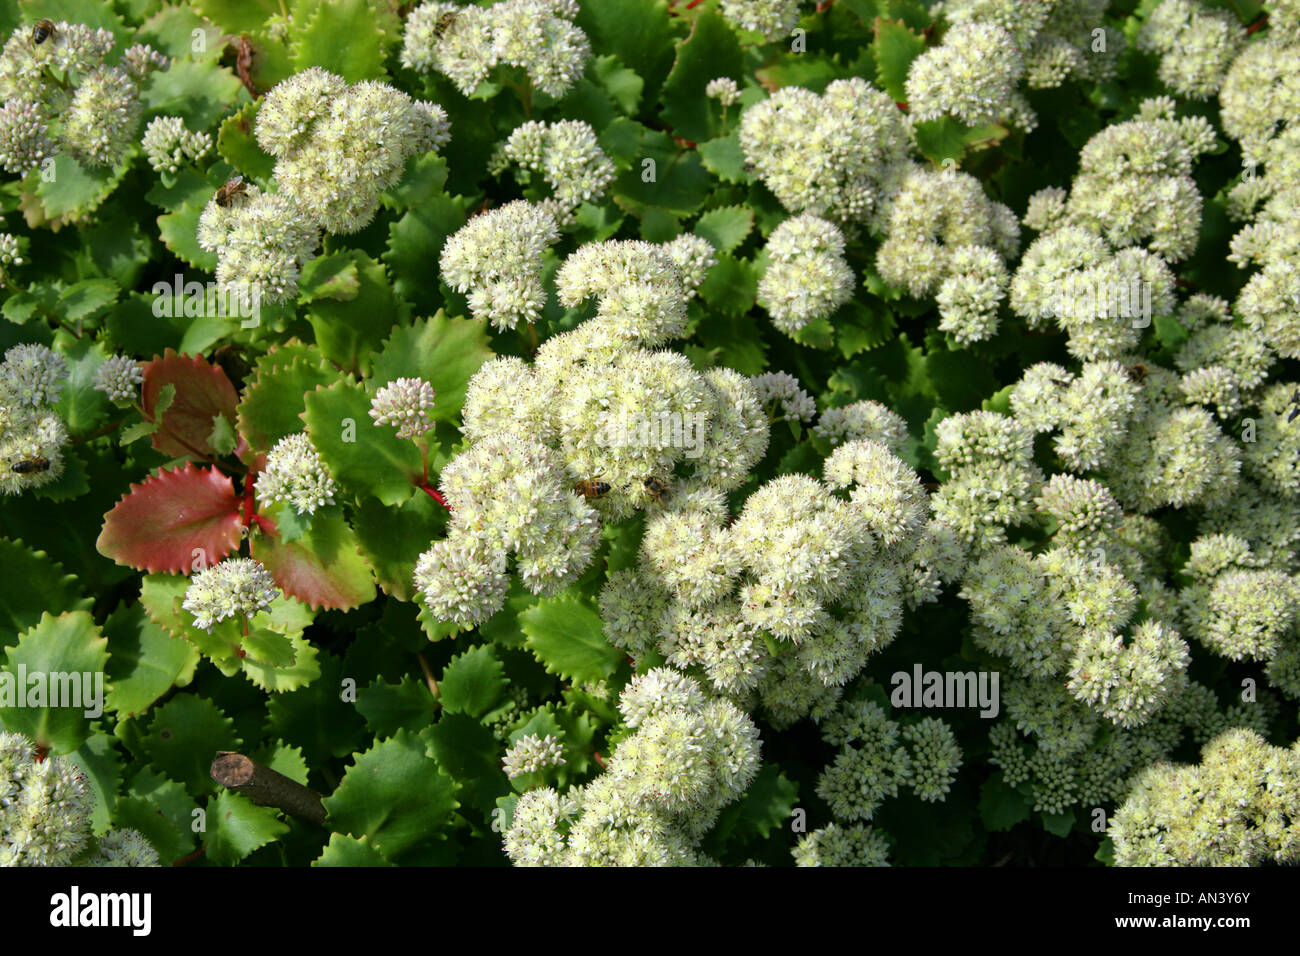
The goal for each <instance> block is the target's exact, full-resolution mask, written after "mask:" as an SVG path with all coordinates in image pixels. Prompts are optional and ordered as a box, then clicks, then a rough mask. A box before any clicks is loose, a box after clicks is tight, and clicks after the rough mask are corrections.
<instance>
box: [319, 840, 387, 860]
mask: <svg viewBox="0 0 1300 956" xmlns="http://www.w3.org/2000/svg"><path fill="white" fill-rule="evenodd" d="M392 865H393V864H391V863H389V862H388V860H387V859H386V858H385V857H384V855H383V854H382V853H380V852H379V851H378V850H376V849H375V848H374V847H373V846H371V845H370V842H369V840H368V838H366V837H362V838H361V839H360V840H358V839H357V838H356V837H350V836H346V835H345V834H342V833H331V834H330V842H329V844H328V845H327V846H326V847H325V852H324V853H322V854H321V855H320V856H319V857H317V858H316V859H315V860H314V861H312V866H392Z"/></svg>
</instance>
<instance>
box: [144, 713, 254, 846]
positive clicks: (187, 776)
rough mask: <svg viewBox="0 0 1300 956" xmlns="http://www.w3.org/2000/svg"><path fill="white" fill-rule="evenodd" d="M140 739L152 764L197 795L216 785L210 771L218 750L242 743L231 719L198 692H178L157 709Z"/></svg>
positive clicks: (209, 791)
mask: <svg viewBox="0 0 1300 956" xmlns="http://www.w3.org/2000/svg"><path fill="white" fill-rule="evenodd" d="M140 742H141V746H142V747H143V748H144V752H145V754H146V756H148V758H149V762H150V763H152V764H153V765H154V766H155V767H157V768H158V769H159V770H161V771H162V772H163V773H165V774H166V775H167V776H168V777H170V778H171V779H172V780H175V781H177V782H178V783H183V784H185V789H186V790H188V791H189V792H190V793H191V794H194V795H199V794H205V793H211V792H213V791H214V790H215V789H216V788H217V785H216V783H215V782H214V781H213V779H212V777H211V775H210V774H209V769H210V768H211V766H212V761H213V760H215V759H216V757H217V752H218V751H221V750H234V751H238V750H239V748H240V746H241V745H242V741H241V740H240V739H239V737H238V736H237V735H236V734H235V725H234V723H233V722H232V721H231V720H230V718H229V717H226V716H225V715H224V714H222V712H221V710H220V709H219V708H218V707H217V705H216V704H214V703H212V701H210V700H208V699H207V698H204V697H199V696H198V695H197V694H178V695H177V696H175V697H173V698H172V699H171V700H169V701H168V702H167V703H165V704H163V705H162V706H161V707H158V708H156V709H155V710H154V712H153V720H151V721H150V722H149V732H148V733H147V734H146V735H145V736H144V737H143V738H141V741H140ZM210 816H211V815H210V814H209V817H210ZM208 826H209V828H211V826H212V820H211V819H210V818H209V820H208Z"/></svg>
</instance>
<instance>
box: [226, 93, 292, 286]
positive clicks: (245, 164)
mask: <svg viewBox="0 0 1300 956" xmlns="http://www.w3.org/2000/svg"><path fill="white" fill-rule="evenodd" d="M260 105H261V101H260V100H259V101H258V102H257V103H246V104H244V106H242V107H241V108H240V109H239V110H238V111H236V112H234V113H232V114H230V115H229V116H227V117H226V119H225V121H224V122H223V123H222V124H221V130H220V132H219V133H217V152H218V153H220V154H221V158H222V159H224V160H225V161H226V162H227V163H229V164H230V165H231V166H233V167H234V168H235V169H236V170H238V171H239V172H240V173H241V174H242V175H243V176H244V178H246V179H251V180H254V181H255V182H258V183H261V184H262V185H267V184H269V183H270V182H271V176H272V174H273V173H274V172H275V157H274V156H271V155H270V154H269V153H266V152H263V151H262V147H261V146H259V145H257V139H256V138H255V137H254V136H253V130H254V129H256V125H257V111H258V109H259V107H260ZM205 185H206V184H205ZM208 198H211V197H208ZM304 271H305V270H304Z"/></svg>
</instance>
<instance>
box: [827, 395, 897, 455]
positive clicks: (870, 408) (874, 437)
mask: <svg viewBox="0 0 1300 956" xmlns="http://www.w3.org/2000/svg"><path fill="white" fill-rule="evenodd" d="M813 434H814V435H817V436H819V437H821V438H825V439H826V440H827V441H828V442H830V443H831V444H832V445H840V444H843V443H844V442H846V441H861V440H862V439H870V440H871V441H875V442H880V444H882V445H884V446H885V447H886V448H888V449H889V450H890V451H892V452H893V453H894V454H901V453H902V451H903V444H904V442H905V441H906V439H907V419H905V418H904V417H903V416H902V415H900V414H898V412H896V411H894V410H893V409H891V408H889V407H888V406H885V405H882V404H881V403H880V402H875V401H872V400H870V399H863V400H862V401H857V402H853V403H851V404H849V405H840V406H836V407H834V408H828V409H826V410H825V411H824V412H822V413H821V417H820V418H818V419H817V424H816V426H815V427H814V428H813Z"/></svg>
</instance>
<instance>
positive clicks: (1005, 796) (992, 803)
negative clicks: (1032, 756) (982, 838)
mask: <svg viewBox="0 0 1300 956" xmlns="http://www.w3.org/2000/svg"><path fill="white" fill-rule="evenodd" d="M1031 807H1032V804H1031V803H1030V801H1029V799H1028V798H1027V797H1025V795H1024V794H1022V793H1021V792H1020V791H1019V790H1016V789H1014V788H1012V787H1008V786H1007V783H1006V781H1005V780H1003V779H1002V773H1001V771H999V772H998V773H995V774H993V776H991V777H989V778H988V779H987V780H985V781H984V785H983V786H982V787H980V802H979V810H980V820H982V821H983V822H984V826H985V827H986V828H987V829H989V830H994V831H1003V830H1010V829H1011V828H1012V827H1013V826H1015V825H1016V824H1017V823H1023V822H1024V821H1025V820H1028V819H1029V811H1030V809H1031Z"/></svg>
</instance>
